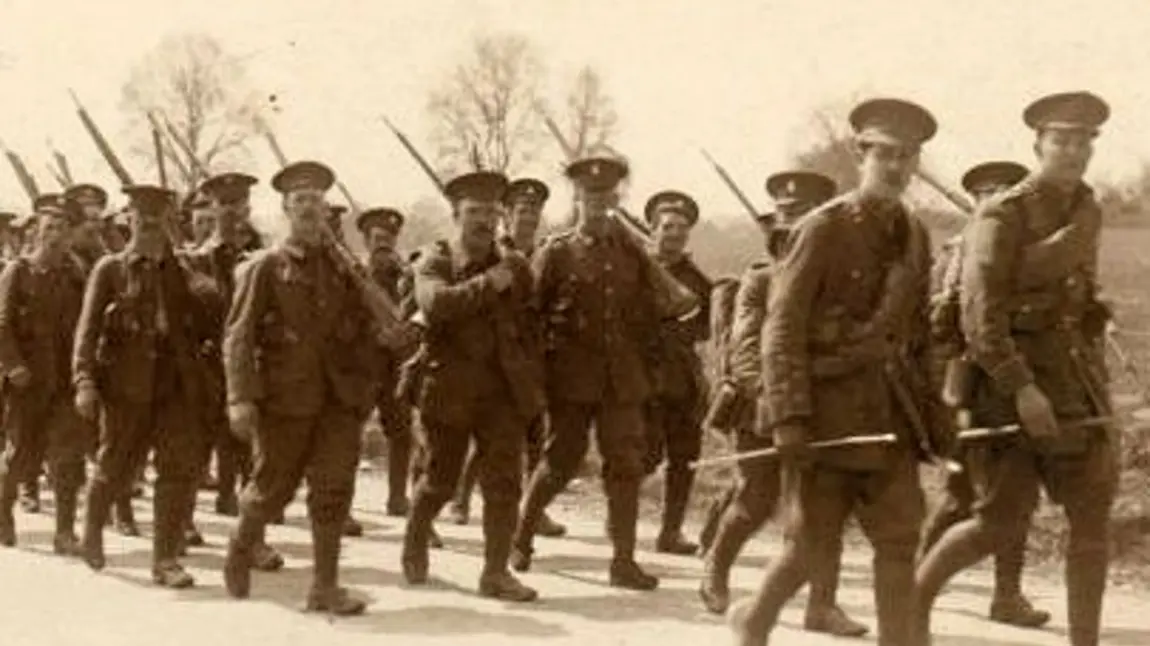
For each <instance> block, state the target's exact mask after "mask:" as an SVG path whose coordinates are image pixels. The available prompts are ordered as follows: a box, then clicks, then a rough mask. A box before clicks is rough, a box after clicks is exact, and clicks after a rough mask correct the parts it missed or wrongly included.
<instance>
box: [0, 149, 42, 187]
mask: <svg viewBox="0 0 1150 646" xmlns="http://www.w3.org/2000/svg"><path fill="white" fill-rule="evenodd" d="M0 149H3V150H4V156H5V157H7V158H8V163H9V164H11V165H12V171H13V172H14V173H16V179H18V180H19V181H20V186H21V187H23V188H24V192H25V193H26V194H27V195H28V199H29V200H30V201H33V202H34V201H36V198H38V197H40V187H39V186H37V185H36V178H35V177H32V173H29V172H28V167H27V166H25V165H24V161H23V160H22V159H20V155H18V154H16V153H15V152H13V151H12V150H11V149H10V148H8V145H7V144H5V143H4V141H3V140H0Z"/></svg>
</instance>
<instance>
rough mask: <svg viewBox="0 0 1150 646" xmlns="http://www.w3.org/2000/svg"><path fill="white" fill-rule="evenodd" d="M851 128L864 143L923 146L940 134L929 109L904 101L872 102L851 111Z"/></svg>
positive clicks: (886, 99) (882, 100)
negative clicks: (936, 134) (937, 133)
mask: <svg viewBox="0 0 1150 646" xmlns="http://www.w3.org/2000/svg"><path fill="white" fill-rule="evenodd" d="M850 124H851V128H852V129H853V130H854V132H855V138H856V139H857V140H859V141H862V142H868V143H880V144H890V145H896V146H902V145H906V144H913V145H916V146H917V145H921V144H923V143H925V142H927V141H929V140H930V138H931V137H933V136H934V135H935V133H936V132H938V122H937V121H935V120H934V117H933V116H932V115H931V114H930V112H928V111H927V110H926V108H924V107H922V106H920V105H918V104H917V103H911V102H910V101H905V100H903V99H891V98H882V99H871V100H869V101H864V102H862V103H860V104H859V105H858V106H856V107H855V109H854V110H851V113H850Z"/></svg>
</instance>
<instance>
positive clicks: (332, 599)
mask: <svg viewBox="0 0 1150 646" xmlns="http://www.w3.org/2000/svg"><path fill="white" fill-rule="evenodd" d="M342 533H343V524H342V523H331V524H319V523H315V522H312V528H311V537H312V539H311V540H312V550H313V558H314V559H315V565H314V575H313V579H312V584H311V590H310V591H309V592H308V595H307V604H306V606H305V607H306V609H307V610H308V611H309V612H327V613H330V614H333V615H336V616H340V617H346V616H351V615H360V614H363V611H364V608H366V606H367V604H365V603H364V602H362V601H360V600H358V599H353V598H351V597H350V596H348V594H347V591H346V590H344V589H343V588H340V587H339V548H340V545H339V541H340V535H341V534H342Z"/></svg>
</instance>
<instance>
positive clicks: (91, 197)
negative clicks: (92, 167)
mask: <svg viewBox="0 0 1150 646" xmlns="http://www.w3.org/2000/svg"><path fill="white" fill-rule="evenodd" d="M64 197H65V198H67V199H69V200H75V201H76V202H79V203H80V204H99V205H100V208H104V207H105V206H107V205H108V192H107V191H105V190H104V189H102V188H100V187H99V186H96V185H95V184H73V185H72V186H69V187H68V188H67V189H66V190H65V191H64Z"/></svg>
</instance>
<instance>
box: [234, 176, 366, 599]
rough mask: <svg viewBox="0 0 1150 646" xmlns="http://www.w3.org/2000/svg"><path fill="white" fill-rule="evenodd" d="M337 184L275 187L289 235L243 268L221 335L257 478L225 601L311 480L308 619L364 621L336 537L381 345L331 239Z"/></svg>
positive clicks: (331, 179)
mask: <svg viewBox="0 0 1150 646" xmlns="http://www.w3.org/2000/svg"><path fill="white" fill-rule="evenodd" d="M334 183H335V175H334V173H333V172H332V171H331V169H329V168H328V167H327V166H324V165H323V164H320V163H317V162H310V161H305V162H297V163H294V164H290V165H288V166H286V167H284V168H283V169H282V170H280V171H279V172H278V173H277V174H276V175H275V176H274V177H273V178H272V187H273V188H275V189H276V190H277V191H278V192H280V193H281V194H282V195H283V209H284V214H285V216H286V217H287V220H288V224H289V226H290V234H289V236H288V238H287V240H285V241H284V242H282V243H280V244H278V245H276V246H275V247H274V248H272V249H270V250H268V251H267V252H266V253H262V254H258V255H256V256H254V257H253V258H252V259H251V260H249V261H246V262H244V263H243V264H242V265H240V267H239V269H238V271H237V278H236V292H235V297H234V298H233V300H232V307H231V311H230V312H229V313H228V322H227V330H226V333H225V336H224V345H223V355H224V368H225V372H226V374H227V387H228V416H229V419H230V421H231V427H232V429H233V431H234V432H236V433H238V434H239V435H241V436H243V437H247V438H251V439H252V440H253V441H254V446H255V468H254V470H253V472H252V476H251V479H250V480H249V481H248V484H247V486H246V487H245V488H244V491H243V494H242V495H241V501H240V517H239V523H238V525H237V526H236V529H235V532H234V534H233V536H232V538H231V541H230V542H229V544H228V554H227V560H226V563H225V565H224V581H225V584H226V586H227V589H228V592H229V594H231V595H232V596H233V597H236V598H245V597H247V596H248V594H249V592H250V585H251V567H252V565H253V561H252V558H253V549H254V548H255V547H256V546H257V545H258V544H259V543H260V542H261V539H262V534H263V530H264V526H265V524H266V523H267V522H268V520H269V519H271V518H272V517H274V516H275V515H277V514H279V513H280V512H282V510H283V508H284V506H285V505H287V504H288V503H289V502H290V501H291V499H292V496H293V495H294V494H295V491H296V488H297V487H299V485H300V482H301V481H302V480H303V479H304V478H305V476H306V478H307V486H308V496H307V504H308V513H309V515H310V517H311V526H312V547H313V550H314V575H313V580H312V587H311V590H310V591H309V593H308V598H307V605H306V607H307V609H309V610H318V611H327V612H330V613H332V614H336V615H355V614H361V613H362V612H363V611H364V608H365V604H364V602H362V601H360V600H357V599H353V598H351V597H349V596H348V594H347V591H346V590H345V589H343V588H341V587H339V552H340V534H341V530H342V526H343V523H344V520H345V519H347V517H348V511H349V509H350V507H351V499H352V496H353V495H354V492H355V474H356V466H357V463H358V460H359V445H360V423H361V422H362V420H363V418H364V417H365V416H366V413H367V410H368V407H369V406H370V400H371V394H372V393H371V389H372V383H373V379H372V378H371V374H370V367H369V366H365V365H364V362H362V361H361V360H360V355H359V353H360V352H362V349H363V348H365V347H369V346H370V344H372V343H374V342H375V340H374V338H373V336H372V328H373V325H372V323H373V322H372V320H371V316H370V313H369V312H368V311H367V309H366V308H365V307H364V304H363V300H362V298H363V296H362V294H361V293H360V291H359V286H358V284H357V283H356V282H355V280H356V279H355V277H354V276H353V274H352V272H355V271H357V270H358V269H357V268H356V267H353V266H350V265H348V264H346V262H345V260H344V258H343V257H342V256H340V255H339V254H338V252H337V251H336V250H334V249H333V248H332V245H334V244H335V243H334V242H333V241H331V240H328V239H327V237H326V234H325V229H326V226H325V218H326V216H327V204H326V201H325V197H324V196H325V194H326V193H327V191H328V190H329V189H330V188H331V186H332V185H333V184H334Z"/></svg>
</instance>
